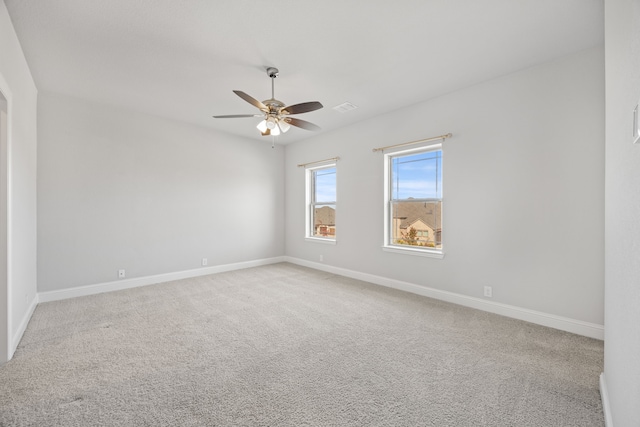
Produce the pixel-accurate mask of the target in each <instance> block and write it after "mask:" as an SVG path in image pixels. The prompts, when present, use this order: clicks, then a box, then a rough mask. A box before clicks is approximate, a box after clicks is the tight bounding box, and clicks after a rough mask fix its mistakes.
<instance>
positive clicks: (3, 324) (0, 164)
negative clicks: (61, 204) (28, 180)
mask: <svg viewBox="0 0 640 427" xmlns="http://www.w3.org/2000/svg"><path fill="white" fill-rule="evenodd" d="M0 83H2V82H0ZM2 89H3V88H2V87H0V365H1V364H3V363H5V362H7V361H8V360H9V359H10V356H11V355H10V354H9V352H10V348H11V343H10V342H9V340H10V339H11V317H10V315H11V313H10V307H9V301H10V295H9V280H8V278H9V274H8V265H9V263H8V255H9V248H8V223H7V200H8V198H7V197H8V193H7V188H8V187H7V177H8V164H9V163H8V145H9V103H8V101H7V98H6V97H5V95H4V93H3V92H2Z"/></svg>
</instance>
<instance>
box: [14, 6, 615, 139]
mask: <svg viewBox="0 0 640 427" xmlns="http://www.w3.org/2000/svg"><path fill="white" fill-rule="evenodd" d="M4 1H5V4H6V6H7V9H8V10H9V14H10V16H11V19H12V21H13V25H14V27H15V29H16V32H17V34H18V38H19V39H20V42H21V45H22V48H23V50H24V53H25V56H26V58H27V62H28V63H29V67H30V68H31V72H32V74H33V78H34V80H35V82H36V85H37V87H38V89H39V91H41V92H54V93H61V94H65V95H69V96H73V97H79V98H85V99H89V100H93V101H97V102H101V103H106V104H110V105H115V106H119V107H124V108H127V109H133V110H137V111H142V112H146V113H150V114H154V115H159V116H164V117H172V118H174V119H177V120H181V121H185V122H190V123H195V124H198V125H202V126H206V127H209V128H214V129H218V130H220V131H223V132H228V133H232V134H235V135H240V136H244V137H247V138H252V139H256V140H264V139H265V138H264V137H261V136H260V135H259V132H258V131H257V129H256V128H255V125H256V124H257V122H258V119H255V118H249V119H246V118H243V119H226V120H223V119H213V118H212V117H211V116H212V115H220V114H252V113H256V112H258V110H257V109H255V108H254V107H252V106H251V105H250V104H248V103H246V102H245V101H243V100H242V99H240V98H239V97H237V96H236V95H235V94H233V92H232V90H233V89H237V90H242V91H244V92H246V93H248V94H249V95H251V96H253V97H254V98H257V99H259V100H265V99H267V98H269V97H270V96H271V83H270V79H269V77H268V76H267V74H266V71H265V69H266V67H267V66H275V67H278V68H279V69H280V77H279V78H277V79H276V81H275V85H276V86H275V95H276V98H277V99H280V100H281V101H283V102H284V103H285V104H289V105H290V104H295V103H299V102H306V101H320V102H321V103H322V104H324V106H325V108H324V109H322V110H319V111H314V112H310V113H306V114H301V115H299V116H297V117H298V118H301V119H304V120H308V121H311V122H313V123H316V124H317V125H319V126H321V127H322V128H323V130H322V131H321V132H327V131H330V130H333V129H337V128H339V127H342V126H346V125H349V124H351V123H354V122H357V121H360V120H364V119H366V118H370V117H374V116H376V115H379V114H381V113H384V112H386V111H390V110H395V109H398V108H401V107H404V106H408V105H412V104H415V103H417V102H420V101H423V100H426V99H429V98H433V97H436V96H438V95H441V94H444V93H447V92H451V91H454V90H457V89H460V88H463V87H466V86H469V85H472V84H475V83H478V82H481V81H485V80H488V79H491V78H495V77H498V76H501V75H505V74H508V73H511V72H513V71H516V70H519V69H523V68H526V67H530V66H533V65H535V64H538V63H542V62H546V61H549V60H552V59H554V58H558V57H561V56H564V55H567V54H570V53H573V52H577V51H579V50H583V49H587V48H591V47H595V46H602V45H603V44H604V36H603V34H604V6H603V0H396V1H378V0H369V1H356V0H323V1H310V0H309V1H307V0H271V1H269V2H266V1H260V0H215V1H214V0H182V1H177V0H108V1H105V0H48V1H43V0H4ZM345 101H349V102H351V103H353V104H355V105H357V106H358V107H359V108H358V109H357V110H353V111H350V112H346V113H339V112H337V111H334V110H333V109H332V107H334V106H336V105H338V104H341V103H343V102H345ZM313 135H314V132H309V131H306V130H302V129H297V128H292V129H291V130H290V131H289V132H288V133H287V134H285V135H284V136H281V137H279V141H278V142H279V143H281V144H287V143H291V142H295V141H299V140H302V139H305V138H309V137H311V136H313Z"/></svg>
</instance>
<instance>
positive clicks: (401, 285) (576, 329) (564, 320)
mask: <svg viewBox="0 0 640 427" xmlns="http://www.w3.org/2000/svg"><path fill="white" fill-rule="evenodd" d="M284 260H285V261H287V262H290V263H292V264H297V265H301V266H304V267H309V268H314V269H316V270H321V271H326V272H329V273H334V274H339V275H341V276H346V277H351V278H353V279H358V280H363V281H365V282H370V283H373V284H376V285H380V286H386V287H389V288H394V289H399V290H401V291H405V292H411V293H414V294H417V295H422V296H425V297H429V298H434V299H438V300H441V301H447V302H451V303H454V304H458V305H462V306H465V307H471V308H475V309H478V310H483V311H487V312H489V313H495V314H499V315H501V316H506V317H511V318H513V319H519V320H524V321H527V322H530V323H535V324H537V325H542V326H547V327H549V328H554V329H559V330H561V331H566V332H571V333H574V334H578V335H583V336H586V337H590V338H595V339H599V340H603V339H604V326H603V325H598V324H595V323H589V322H584V321H582V320H576V319H570V318H568V317H563V316H557V315H555V314H549V313H544V312H541V311H536V310H530V309H527V308H522V307H516V306H513V305H508V304H502V303H498V302H493V301H487V300H484V299H481V298H476V297H470V296H467V295H462V294H457V293H454V292H449V291H443V290H440V289H434V288H429V287H427V286H421V285H416V284H415V283H409V282H403V281H400V280H395V279H389V278H387V277H382V276H376V275H373V274H368V273H362V272H359V271H353V270H347V269H345V268H340V267H333V266H330V265H326V264H319V263H316V262H312V261H307V260H303V259H300V258H294V257H290V256H285V257H284Z"/></svg>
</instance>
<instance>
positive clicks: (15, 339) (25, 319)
mask: <svg viewBox="0 0 640 427" xmlns="http://www.w3.org/2000/svg"><path fill="white" fill-rule="evenodd" d="M37 306H38V295H37V294H36V295H35V297H34V298H33V300H31V303H30V304H29V307H28V308H27V311H26V312H25V313H24V316H22V320H20V324H19V325H18V329H17V330H16V331H15V333H14V334H13V335H12V336H11V348H10V349H9V359H11V358H12V357H13V353H15V351H16V349H17V348H18V344H20V340H21V339H22V336H23V335H24V331H26V330H27V325H29V320H31V316H33V312H34V311H35V309H36V307H37Z"/></svg>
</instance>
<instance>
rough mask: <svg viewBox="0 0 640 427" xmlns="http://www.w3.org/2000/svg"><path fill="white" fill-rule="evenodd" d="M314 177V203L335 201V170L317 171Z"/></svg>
mask: <svg viewBox="0 0 640 427" xmlns="http://www.w3.org/2000/svg"><path fill="white" fill-rule="evenodd" d="M315 175H316V203H322V202H335V201H336V168H335V167H334V168H327V169H319V170H317V171H315Z"/></svg>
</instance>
